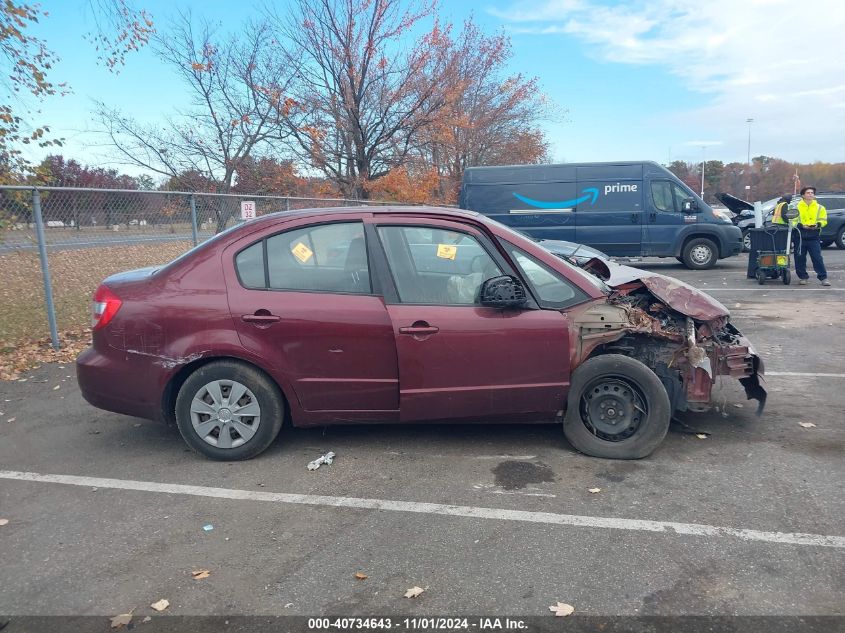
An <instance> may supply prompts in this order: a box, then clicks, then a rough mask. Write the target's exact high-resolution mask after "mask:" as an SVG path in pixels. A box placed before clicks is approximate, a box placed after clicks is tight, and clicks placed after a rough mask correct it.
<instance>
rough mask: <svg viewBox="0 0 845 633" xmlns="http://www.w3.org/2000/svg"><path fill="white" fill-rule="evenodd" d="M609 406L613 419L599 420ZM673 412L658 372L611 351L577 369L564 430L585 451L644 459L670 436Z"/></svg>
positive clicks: (591, 453) (564, 421) (573, 444)
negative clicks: (598, 417)
mask: <svg viewBox="0 0 845 633" xmlns="http://www.w3.org/2000/svg"><path fill="white" fill-rule="evenodd" d="M608 411H609V412H610V417H611V421H608V420H599V419H595V418H596V417H597V414H601V415H604V414H605V413H607V412H608ZM671 414H672V410H671V406H670V404H669V396H668V394H667V393H666V388H665V387H664V386H663V384H662V383H661V382H660V379H659V378H658V377H657V376H656V375H655V373H654V372H653V371H651V370H650V369H649V368H648V367H646V366H645V365H643V364H642V363H641V362H640V361H638V360H635V359H633V358H629V357H627V356H622V355H620V354H607V355H603V356H596V357H595V358H590V359H589V360H587V361H585V362H584V363H583V364H582V365H581V366H580V367H578V369H576V370H575V371H574V372H573V374H572V383H571V385H570V389H569V397H568V400H567V408H566V417H564V420H563V433H564V435H565V436H566V439H567V440H569V443H570V444H572V446H573V447H574V448H575V449H577V450H578V451H580V452H582V453H584V454H586V455H591V456H593V457H604V458H607V459H641V458H643V457H646V456H648V455H650V454H651V453H652V451H654V449H655V448H657V447H658V445H659V444H660V443H661V442H662V441H663V438H664V437H666V433H667V431H668V430H669V421H670V419H671ZM613 416H616V417H613ZM617 425H618V426H617ZM623 427H624V428H623Z"/></svg>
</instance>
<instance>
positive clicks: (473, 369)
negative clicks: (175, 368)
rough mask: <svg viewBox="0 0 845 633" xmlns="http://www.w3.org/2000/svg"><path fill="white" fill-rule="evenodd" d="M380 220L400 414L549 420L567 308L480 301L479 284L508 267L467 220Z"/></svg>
mask: <svg viewBox="0 0 845 633" xmlns="http://www.w3.org/2000/svg"><path fill="white" fill-rule="evenodd" d="M377 220H378V226H377V230H376V233H377V235H378V243H379V245H380V246H381V250H380V251H379V252H378V259H379V260H382V262H383V263H382V266H384V267H385V268H386V269H387V271H388V274H387V275H386V279H385V281H384V284H385V299H386V301H387V304H388V305H387V311H388V313H389V315H390V320H391V322H392V325H393V335H394V336H395V338H396V349H397V354H398V359H399V384H400V409H401V412H400V418H401V420H402V421H408V422H411V421H418V420H460V419H466V420H479V419H481V420H487V419H490V420H492V419H500V420H501V419H508V418H512V419H520V420H529V419H544V418H546V419H548V418H550V417H553V416H554V415H555V413H556V412H557V411H559V410H561V409H562V408H563V405H564V402H565V397H566V393H567V390H568V386H569V323H568V320H567V317H566V315H565V314H563V313H561V312H560V311H557V310H541V309H538V307H537V306H536V305H533V306H530V307H527V308H525V309H499V308H492V307H485V306H482V305H480V304H479V301H478V291H479V289H480V285H481V283H482V281H483V280H484V279H488V278H490V277H494V276H497V275H501V274H503V273H507V274H513V271H512V270H511V268H510V265H509V264H508V262H507V261H506V260H505V259H504V258H503V257H502V255H501V253H499V252H498V250H497V249H496V248H495V246H494V244H493V243H492V241H491V240H490V239H488V237H487V236H485V235H483V234H482V233H481V232H480V231H477V230H475V229H474V228H472V227H470V226H469V225H464V224H461V223H459V222H450V221H443V220H434V219H419V218H417V219H412V218H401V217H391V218H390V219H389V220H388V219H382V218H377Z"/></svg>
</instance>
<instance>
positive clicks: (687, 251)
mask: <svg viewBox="0 0 845 633" xmlns="http://www.w3.org/2000/svg"><path fill="white" fill-rule="evenodd" d="M681 257H683V261H684V265H685V266H686V267H687V268H689V269H690V270H708V269H710V268H713V266H715V265H716V261H717V260H718V259H719V248H718V247H717V246H716V244H715V242H713V240H711V239H708V238H706V237H697V238H695V239H692V240H690V241H689V242H687V243H686V244H685V245H684V252H683V253H682V254H681Z"/></svg>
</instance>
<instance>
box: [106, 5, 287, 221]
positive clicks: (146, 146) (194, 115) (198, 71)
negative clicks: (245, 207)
mask: <svg viewBox="0 0 845 633" xmlns="http://www.w3.org/2000/svg"><path fill="white" fill-rule="evenodd" d="M273 50H274V47H273V46H272V34H271V32H270V29H269V27H268V26H267V25H266V24H254V25H249V26H247V27H246V28H244V29H243V31H242V32H241V33H239V34H238V35H237V36H231V37H229V38H227V39H224V40H221V39H220V38H218V37H217V36H216V32H215V30H214V29H213V28H212V27H211V26H210V25H209V24H208V23H207V22H202V23H201V24H200V26H199V28H198V29H195V26H194V21H193V19H192V17H191V15H190V14H187V13H186V14H182V15H181V16H180V18H179V20H178V21H177V22H176V24H175V25H174V27H173V29H172V30H171V31H170V32H168V33H166V34H165V35H163V36H161V37H157V38H156V51H157V53H158V55H159V56H160V57H161V59H163V60H164V61H165V62H167V63H168V64H169V65H170V66H171V67H172V68H174V69H175V70H176V71H177V72H178V73H179V74H180V76H181V77H182V79H183V81H184V83H185V85H186V86H187V87H188V89H189V91H190V93H191V95H192V96H193V103H192V107H191V108H190V109H189V110H188V111H184V112H177V113H176V114H175V115H173V116H171V117H169V118H168V119H167V120H166V122H165V123H164V124H163V125H160V126H150V125H148V124H147V123H145V122H141V121H137V120H134V119H132V118H130V117H127V116H124V115H122V114H121V113H120V112H117V111H115V110H112V109H111V108H109V107H108V106H107V105H106V104H104V103H100V104H98V119H99V121H100V124H101V125H102V127H103V131H104V132H105V134H106V135H107V138H108V142H109V144H110V145H111V146H112V147H113V149H114V150H115V152H116V153H117V155H118V156H119V157H120V159H121V161H122V162H124V163H127V164H131V165H136V166H139V167H143V168H145V169H148V170H150V171H152V172H155V173H158V174H161V175H164V176H167V177H169V178H170V179H171V182H177V183H178V178H179V176H180V175H181V174H185V173H191V174H199V175H200V176H202V177H204V178H207V179H208V180H209V181H210V182H213V183H214V189H215V191H216V192H218V193H226V192H229V191H231V189H232V186H233V184H234V176H235V173H236V171H237V169H238V166H239V164H240V163H241V162H242V161H244V160H245V159H246V158H248V157H253V156H255V155H256V154H260V153H262V152H265V153H273V152H275V151H277V147H276V145H277V144H278V143H280V142H281V141H284V140H285V138H286V137H287V136H288V134H289V131H288V130H289V128H288V126H287V125H286V124H285V120H286V118H287V116H288V114H289V111H290V108H291V101H290V99H288V98H286V97H285V92H286V90H287V88H288V83H289V81H290V77H291V74H292V72H294V71H295V67H293V66H290V65H289V64H287V63H280V61H279V60H278V59H277V58H275V57H274V55H273ZM292 57H293V56H292V55H291V56H289V57H288V60H287V61H290V59H291V58H292ZM232 213H233V211H232V207H231V206H225V205H221V207H220V209H219V210H218V211H217V224H218V230H222V228H223V227H225V225H226V222H227V221H228V220H229V218H230V217H231V214H232Z"/></svg>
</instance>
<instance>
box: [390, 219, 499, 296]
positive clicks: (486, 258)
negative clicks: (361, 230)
mask: <svg viewBox="0 0 845 633" xmlns="http://www.w3.org/2000/svg"><path fill="white" fill-rule="evenodd" d="M378 234H379V239H380V240H381V242H382V245H383V246H384V250H385V254H386V255H387V262H388V265H389V267H390V274H391V275H392V277H393V281H394V283H395V284H396V290H397V292H398V293H399V300H400V301H401V302H402V303H424V304H434V305H475V304H479V303H480V302H479V295H480V290H481V284H482V283H483V282H484V281H485V280H486V279H490V278H492V277H497V276H499V275H501V274H502V271H501V269H500V268H499V266H497V265H496V262H495V261H494V260H493V258H492V257H490V255H489V254H488V253H487V251H486V250H484V247H482V246H481V244H480V243H479V242H478V240H476V239H475V238H474V237H473V236H471V235H468V234H466V233H461V232H459V231H450V230H447V229H439V228H435V227H412V226H381V227H379V228H378Z"/></svg>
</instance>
